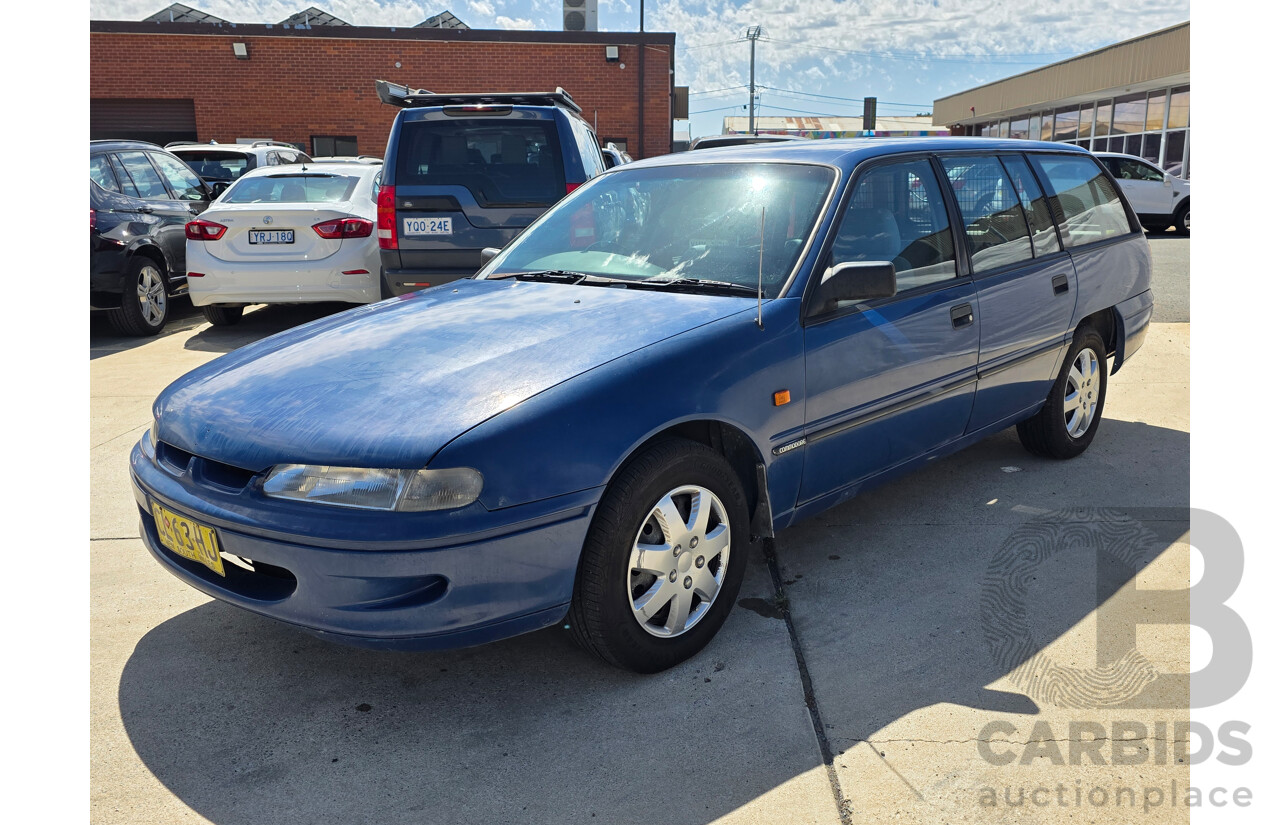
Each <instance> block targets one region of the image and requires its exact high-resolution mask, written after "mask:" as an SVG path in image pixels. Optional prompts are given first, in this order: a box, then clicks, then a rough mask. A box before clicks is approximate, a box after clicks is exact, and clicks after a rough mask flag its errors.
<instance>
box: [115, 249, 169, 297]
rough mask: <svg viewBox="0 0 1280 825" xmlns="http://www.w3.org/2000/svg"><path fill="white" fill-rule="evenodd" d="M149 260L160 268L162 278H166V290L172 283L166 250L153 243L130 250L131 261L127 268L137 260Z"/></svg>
mask: <svg viewBox="0 0 1280 825" xmlns="http://www.w3.org/2000/svg"><path fill="white" fill-rule="evenodd" d="M138 257H142V258H148V259H150V260H151V262H152V263H154V264H156V265H158V266H159V267H160V277H162V278H164V283H165V287H166V289H167V288H168V287H169V286H170V284H171V283H172V280H173V279H172V277H171V271H170V268H169V262H168V261H167V260H166V259H165V257H164V250H163V249H161V248H160V247H158V246H156V245H155V244H153V243H141V244H138V245H137V246H135V247H133V248H132V249H131V250H129V261H128V263H127V264H126V267H128V266H131V265H132V264H133V261H134V259H135V258H138Z"/></svg>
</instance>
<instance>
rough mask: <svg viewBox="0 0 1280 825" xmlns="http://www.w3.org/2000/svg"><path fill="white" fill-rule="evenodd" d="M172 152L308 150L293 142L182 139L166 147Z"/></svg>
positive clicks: (246, 152)
mask: <svg viewBox="0 0 1280 825" xmlns="http://www.w3.org/2000/svg"><path fill="white" fill-rule="evenodd" d="M164 148H165V149H166V150H168V151H170V152H175V153H176V152H187V151H190V150H192V149H196V150H199V151H201V152H208V151H218V152H243V153H244V154H252V153H257V152H267V151H270V150H272V149H289V150H291V151H294V152H302V153H303V154H306V152H305V151H304V150H302V149H299V148H298V147H297V146H294V145H293V144H292V143H280V142H279V141H263V140H259V141H254V142H253V143H188V142H186V141H180V142H178V143H170V144H168V145H166V146H165V147H164Z"/></svg>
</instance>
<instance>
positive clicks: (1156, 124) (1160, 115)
mask: <svg viewBox="0 0 1280 825" xmlns="http://www.w3.org/2000/svg"><path fill="white" fill-rule="evenodd" d="M1164 102H1165V93H1164V90H1163V89H1161V90H1160V91H1158V92H1152V93H1151V96H1150V97H1148V98H1147V131H1148V132H1159V131H1160V130H1161V129H1163V128H1164Z"/></svg>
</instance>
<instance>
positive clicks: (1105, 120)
mask: <svg viewBox="0 0 1280 825" xmlns="http://www.w3.org/2000/svg"><path fill="white" fill-rule="evenodd" d="M1093 134H1094V135H1095V136H1096V135H1109V134H1111V101H1110V100H1104V101H1101V102H1099V103H1098V117H1097V118H1096V119H1095V120H1094V123H1093Z"/></svg>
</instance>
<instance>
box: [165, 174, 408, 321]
mask: <svg viewBox="0 0 1280 825" xmlns="http://www.w3.org/2000/svg"><path fill="white" fill-rule="evenodd" d="M381 171H382V166H381V165H380V164H370V163H324V164H305V163H304V164H299V165H292V166H287V167H280V166H273V167H264V168H261V169H254V170H252V171H250V172H247V173H245V175H244V176H243V177H241V178H240V179H239V180H238V181H236V182H235V184H234V185H232V187H231V188H230V189H228V190H227V191H226V192H225V193H224V194H223V195H222V197H220V198H219V199H218V200H217V201H216V202H215V203H214V204H213V206H212V207H210V208H209V209H207V210H205V212H204V213H203V214H201V215H200V219H199V220H194V221H191V222H190V223H188V224H187V270H188V271H187V283H188V284H189V285H190V293H191V303H192V304H194V305H195V306H198V307H202V308H203V309H204V314H205V317H206V318H207V319H208V320H209V322H210V323H212V324H216V325H220V326H221V325H226V324H234V323H237V322H238V321H239V320H240V317H241V315H242V313H243V312H244V307H245V306H246V305H248V304H293V303H310V302H316V301H346V302H349V303H353V304H366V303H371V302H373V301H377V300H380V299H381V298H382V287H381V283H382V278H381V273H382V264H381V260H380V258H379V255H378V239H377V236H376V235H375V233H374V231H373V229H374V224H375V222H376V221H377V217H378V207H377V202H376V200H375V198H376V194H377V186H376V184H375V180H376V179H377V177H378V175H379V174H380V173H381Z"/></svg>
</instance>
